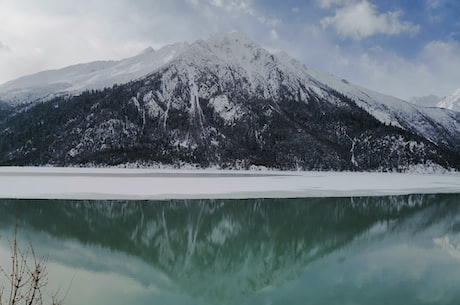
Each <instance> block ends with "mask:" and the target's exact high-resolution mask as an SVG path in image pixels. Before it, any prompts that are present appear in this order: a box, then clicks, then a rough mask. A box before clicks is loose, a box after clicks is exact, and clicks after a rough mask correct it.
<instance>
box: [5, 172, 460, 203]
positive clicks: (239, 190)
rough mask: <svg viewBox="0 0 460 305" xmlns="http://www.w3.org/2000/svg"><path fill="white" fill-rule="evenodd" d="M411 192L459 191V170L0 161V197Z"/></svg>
mask: <svg viewBox="0 0 460 305" xmlns="http://www.w3.org/2000/svg"><path fill="white" fill-rule="evenodd" d="M414 193H420V194H421V193H460V175H459V174H445V175H442V174H398V173H350V172H279V171H262V172H251V171H222V170H149V169H107V168H104V169H88V168H50V167H45V168H34V167H0V198H36V199H45V198H46V199H183V198H191V199H192V198H201V199H205V198H222V199H224V198H288V197H289V198H292V197H341V196H380V195H402V194H414Z"/></svg>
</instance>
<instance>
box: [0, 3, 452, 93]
mask: <svg viewBox="0 0 460 305" xmlns="http://www.w3.org/2000/svg"><path fill="white" fill-rule="evenodd" d="M232 30H238V31H242V32H244V33H246V34H247V35H248V36H249V37H250V38H252V39H253V40H255V41H256V42H258V43H259V44H261V45H262V46H264V47H266V48H269V49H272V50H274V49H279V50H284V51H286V52H288V53H289V54H290V55H291V56H293V57H295V58H297V59H299V60H301V61H302V62H304V63H305V64H306V65H307V66H310V67H312V68H316V69H320V70H325V71H329V72H331V73H334V74H336V75H338V76H339V77H341V78H345V79H347V80H349V81H351V82H353V83H356V84H359V85H362V86H365V87H368V88H371V89H374V90H377V91H380V92H383V93H386V94H390V95H394V96H397V97H400V98H403V99H408V98H410V97H412V96H423V95H428V94H436V95H439V96H444V95H448V94H451V93H452V92H453V91H454V90H455V89H456V88H460V1H458V0H310V1H309V0H167V1H166V0H110V1H102V0H0V83H3V82H6V81H8V80H11V79H14V78H17V77H19V76H22V75H25V74H31V73H34V72H38V71H41V70H45V69H53V68H60V67H64V66H67V65H71V64H76V63H81V62H88V61H93V60H100V59H120V58H124V57H130V56H133V55H135V54H137V53H139V52H141V51H142V50H143V49H145V48H146V47H148V46H152V47H153V48H160V47H161V46H163V45H165V44H169V43H174V42H178V41H189V42H192V41H194V40H196V39H200V38H202V39H206V38H208V37H209V36H210V35H212V34H214V33H217V32H227V31H232Z"/></svg>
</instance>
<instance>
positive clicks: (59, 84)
mask: <svg viewBox="0 0 460 305" xmlns="http://www.w3.org/2000/svg"><path fill="white" fill-rule="evenodd" d="M0 100H2V101H3V102H0V164H2V165H45V164H51V165H62V166H69V165H98V166H99V165H126V164H131V165H132V164H134V165H160V166H161V165H173V166H184V165H194V166H199V167H210V166H213V167H221V168H249V167H250V166H252V165H256V166H265V167H268V168H278V169H306V170H307V169H308V170H312V169H315V170H406V169H408V168H411V167H412V166H420V165H422V166H441V167H444V168H455V169H460V113H459V112H456V111H451V110H447V109H441V108H427V107H420V106H417V105H414V104H411V103H408V102H405V101H402V100H400V99H397V98H393V97H390V96H386V95H383V94H380V93H376V92H374V91H371V90H368V89H365V88H362V87H359V86H356V85H353V84H350V83H349V82H348V81H346V80H344V79H339V78H337V77H336V76H334V75H331V74H328V73H324V72H319V71H316V70H313V69H310V68H308V67H306V66H305V65H303V64H302V63H300V62H298V61H296V60H295V59H292V58H291V57H289V56H288V55H287V54H285V53H276V54H274V53H271V52H268V51H267V50H265V49H263V48H262V47H261V46H259V45H257V44H256V43H254V42H253V41H251V40H250V39H249V38H247V37H246V36H245V35H243V34H241V33H237V32H232V33H227V34H221V35H216V36H213V37H211V38H210V39H208V40H206V41H204V40H198V41H196V42H193V43H191V44H188V43H179V44H174V45H170V46H166V47H164V48H162V49H159V50H156V51H154V50H153V49H147V50H145V51H144V52H143V53H141V54H139V55H137V56H134V57H132V58H128V59H124V60H121V61H106V62H94V63H88V64H80V65H76V66H71V67H67V68H64V69H60V70H53V71H45V72H40V73H38V74H35V75H31V76H26V77H22V78H20V79H17V80H14V81H11V82H8V83H6V84H3V85H1V86H0Z"/></svg>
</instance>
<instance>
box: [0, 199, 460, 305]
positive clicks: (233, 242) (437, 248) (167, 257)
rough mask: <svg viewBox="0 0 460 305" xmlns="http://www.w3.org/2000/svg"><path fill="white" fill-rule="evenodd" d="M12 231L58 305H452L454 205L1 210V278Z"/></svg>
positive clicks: (0, 204) (366, 202) (92, 204)
mask: <svg viewBox="0 0 460 305" xmlns="http://www.w3.org/2000/svg"><path fill="white" fill-rule="evenodd" d="M16 222H17V223H18V226H19V235H18V239H19V241H20V243H21V245H22V246H23V247H27V245H28V243H29V241H30V243H31V244H32V245H33V248H34V250H35V252H36V253H37V254H38V255H46V256H47V257H48V263H47V271H48V285H47V286H46V287H45V298H49V297H50V296H51V295H52V294H54V293H55V292H58V293H59V294H61V295H65V294H66V295H67V296H66V300H65V304H66V305H74V304H98V305H104V304H111V305H114V304H140V305H142V304H178V305H180V304H248V305H249V304H264V305H265V304H266V305H268V304H329V305H332V304H405V305H406V304H456V305H457V304H460V289H459V287H460V194H454V195H411V196H390V197H359V198H357V197H354V198H306V199H255V200H253V199H250V200H249V199H248V200H172V201H119V200H118V201H71V200H0V265H1V266H9V264H10V263H9V260H10V256H11V255H10V253H9V252H10V249H9V245H8V244H9V243H8V240H11V237H12V235H13V231H14V226H15V223H16ZM1 283H3V285H5V279H4V278H1V280H0V284H1Z"/></svg>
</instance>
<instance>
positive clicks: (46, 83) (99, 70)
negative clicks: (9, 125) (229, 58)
mask: <svg viewBox="0 0 460 305" xmlns="http://www.w3.org/2000/svg"><path fill="white" fill-rule="evenodd" d="M187 45H188V44H187V43H176V44H171V45H167V46H164V47H163V48H161V49H159V50H154V49H153V48H151V47H148V48H146V49H145V50H144V51H143V52H141V53H140V54H138V55H136V56H133V57H130V58H126V59H122V60H119V61H95V62H90V63H83V64H77V65H72V66H69V67H65V68H62V69H56V70H48V71H43V72H38V73H36V74H32V75H27V76H23V77H20V78H18V79H15V80H12V81H9V82H6V83H4V84H2V85H0V100H3V101H5V102H9V103H12V104H21V103H27V102H33V101H36V100H46V99H50V98H53V97H55V96H58V95H63V94H79V93H81V92H82V91H85V90H90V89H94V90H98V89H103V88H105V87H112V86H113V85H115V84H125V83H128V82H130V81H132V80H135V79H138V78H140V77H143V76H145V75H147V74H149V73H152V72H154V71H156V70H157V69H158V68H159V67H161V66H163V65H165V64H166V63H168V62H169V61H171V60H172V59H174V58H175V57H176V56H178V55H179V54H180V53H181V52H182V51H183V50H184V49H185V48H186V47H187Z"/></svg>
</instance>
